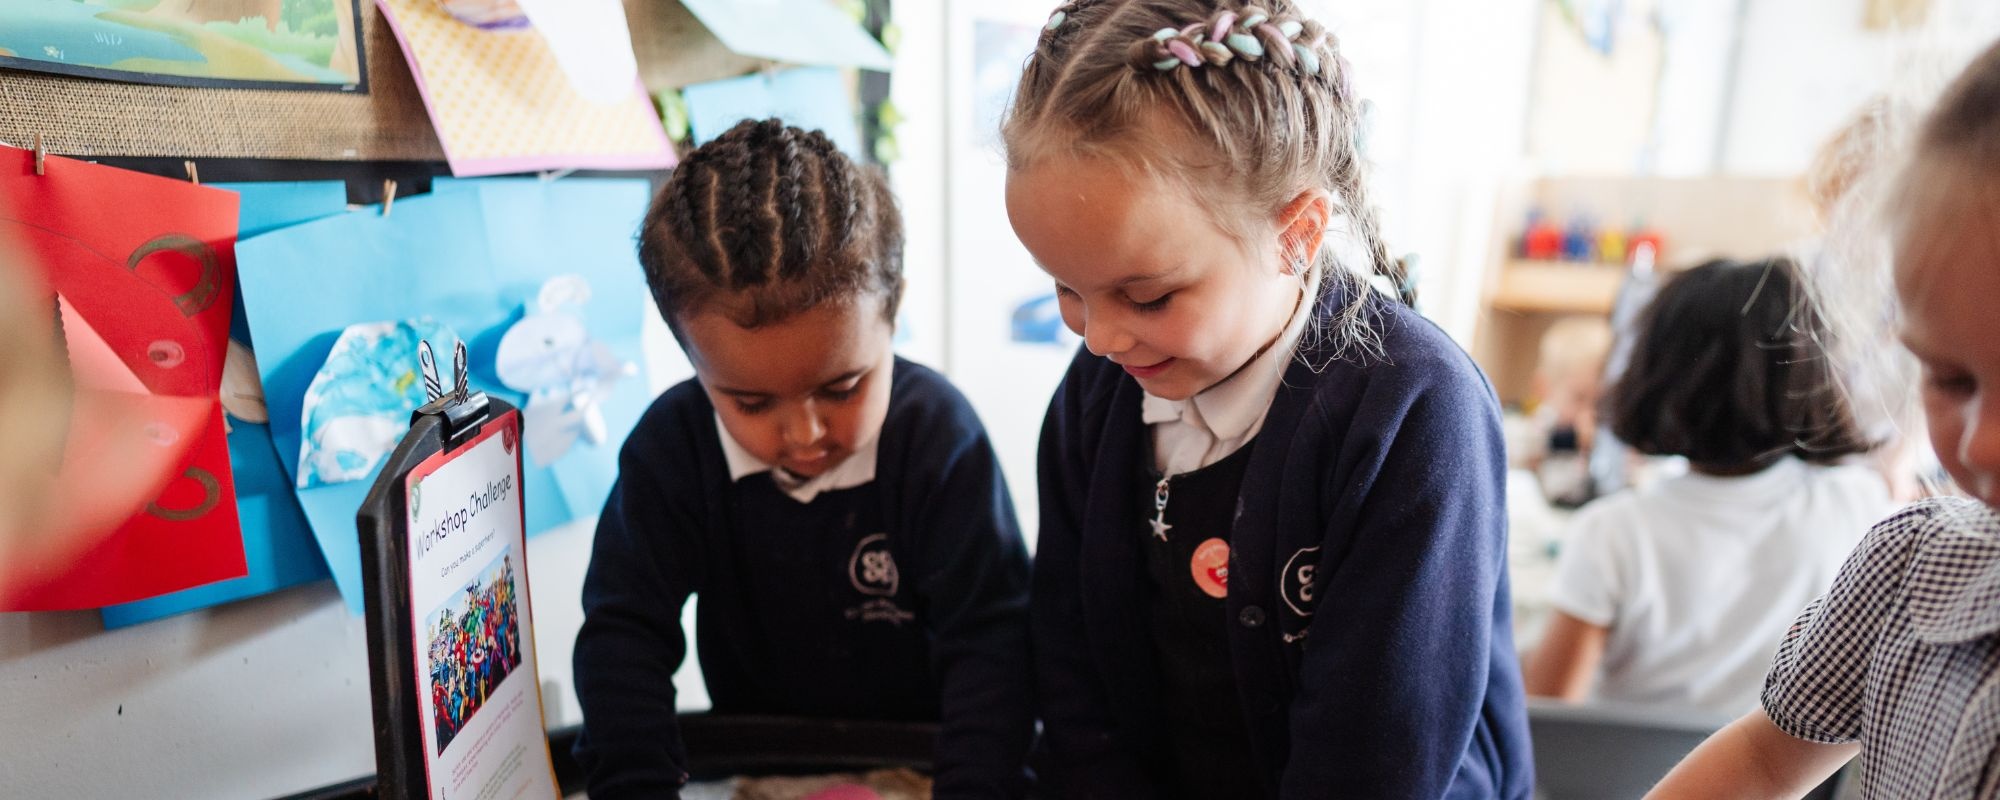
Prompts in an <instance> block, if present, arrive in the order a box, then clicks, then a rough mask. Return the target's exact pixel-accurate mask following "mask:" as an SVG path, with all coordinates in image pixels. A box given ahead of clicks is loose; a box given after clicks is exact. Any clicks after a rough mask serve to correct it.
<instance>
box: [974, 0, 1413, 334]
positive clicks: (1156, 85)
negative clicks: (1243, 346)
mask: <svg viewBox="0 0 2000 800" xmlns="http://www.w3.org/2000/svg"><path fill="white" fill-rule="evenodd" d="M1056 14H1057V16H1051V17H1050V21H1049V25H1048V26H1046V27H1045V28H1044V29H1043V31H1042V34H1041V39H1040V41H1039V42H1038V44H1037V45H1036V47H1035V53H1034V56H1033V57H1031V58H1030V59H1029V60H1028V63H1027V66H1026V69H1025V71H1024V72H1023V73H1022V74H1021V82H1020V86H1019V88H1017V89H1016V90H1015V93H1014V101H1013V107H1012V109H1011V110H1010V111H1009V112H1008V115H1007V121H1006V123H1005V125H1004V126H1003V128H1002V135H1003V138H1004V139H1005V141H1006V146H1007V163H1008V167H1009V168H1010V169H1013V170H1020V169H1024V168H1026V167H1028V166H1029V165H1032V164H1035V163H1039V162H1040V161H1041V160H1042V159H1044V158H1047V157H1049V156H1050V155H1052V154H1053V155H1066V156H1091V157H1107V158H1110V159H1113V160H1114V161H1115V162H1117V163H1122V164H1125V165H1128V166H1134V167H1138V168H1141V169H1143V170H1145V171H1147V172H1148V173H1150V174H1152V175H1154V176H1155V177H1162V178H1171V179H1175V180H1182V181H1187V182H1189V183H1190V185H1191V186H1192V187H1194V188H1195V189H1196V190H1198V191H1199V193H1200V194H1199V196H1201V197H1203V198H1204V200H1220V201H1222V204H1223V205H1225V206H1236V207H1238V208H1232V209H1231V211H1232V213H1236V214H1240V213H1243V212H1245V211H1247V212H1249V213H1250V214H1254V215H1267V214H1272V213H1276V212H1277V210H1278V209H1280V208H1282V207H1283V206H1284V204H1285V203H1287V202H1290V201H1291V200H1292V199H1293V198H1295V197H1297V196H1298V195H1299V193H1301V192H1304V191H1306V190H1309V189H1315V188H1317V189H1321V190H1324V191H1326V192H1327V193H1328V194H1330V195H1332V196H1333V197H1334V199H1335V200H1336V201H1337V203H1336V208H1335V215H1336V217H1337V218H1338V217H1345V218H1346V227H1347V228H1348V229H1349V231H1348V232H1349V233H1350V234H1351V235H1353V236H1355V237H1357V238H1358V239H1359V240H1360V243H1361V244H1362V245H1363V247H1362V249H1363V251H1364V252H1365V253H1366V254H1367V256H1366V257H1367V258H1368V260H1369V262H1370V263H1369V264H1367V265H1365V266H1361V265H1357V267H1359V268H1358V269H1355V270H1354V271H1352V272H1350V271H1348V270H1347V269H1345V268H1343V267H1342V265H1340V264H1338V263H1334V261H1333V257H1332V252H1333V250H1332V248H1327V247H1323V248H1322V250H1321V252H1320V253H1310V254H1305V255H1306V256H1307V257H1310V258H1313V259H1316V260H1318V261H1319V263H1321V265H1322V267H1323V268H1322V269H1321V274H1323V275H1325V276H1326V278H1325V279H1324V281H1323V286H1324V287H1325V290H1329V291H1330V290H1332V289H1333V288H1334V287H1336V286H1339V285H1341V284H1342V283H1343V282H1344V283H1347V284H1349V285H1353V286H1359V285H1360V284H1361V282H1362V280H1363V279H1364V278H1366V277H1367V276H1368V275H1371V274H1372V275H1380V276H1383V277H1386V278H1387V279H1388V281H1389V284H1390V286H1391V287H1393V288H1394V289H1395V290H1396V292H1397V293H1398V295H1399V296H1400V297H1401V298H1402V299H1403V301H1404V302H1406V303H1414V302H1415V295H1414V290H1413V287H1411V286H1410V285H1409V281H1408V279H1407V276H1406V274H1405V272H1404V269H1403V265H1402V263H1401V262H1399V261H1398V260H1396V259H1395V258H1392V257H1391V256H1390V255H1389V249H1388V247H1387V245H1385V244H1384V242H1383V239H1382V234H1381V230H1380V225H1379V223H1378V221H1377V218H1376V211H1375V207H1374V205H1373V204H1372V203H1371V202H1370V201H1369V198H1368V194H1367V189H1366V182H1365V177H1364V174H1363V172H1364V169H1363V168H1364V164H1363V162H1362V160H1361V156H1360V153H1359V147H1358V144H1357V140H1356V135H1357V131H1358V129H1359V126H1360V123H1361V101H1360V98H1358V97H1356V96H1355V93H1354V90H1353V87H1352V86H1351V85H1350V81H1349V75H1348V72H1349V69H1348V65H1347V62H1346V61H1345V60H1343V59H1342V58H1341V57H1340V53H1339V49H1338V47H1337V46H1336V43H1335V42H1334V39H1333V36H1332V35H1331V34H1330V33H1328V32H1327V31H1326V29H1325V28H1323V27H1322V26H1320V24H1319V23H1317V22H1314V21H1313V20H1311V19H1308V18H1307V17H1306V16H1305V14H1303V13H1302V12H1300V11H1299V9H1298V6H1297V4H1296V3H1294V2H1291V0H1259V1H1258V2H1253V3H1249V4H1239V3H1236V2H1216V1H1215V0H1074V2H1068V3H1064V4H1062V5H1061V6H1058V7H1057V9H1056ZM1258 17H1264V18H1266V20H1267V21H1265V22H1263V23H1261V24H1258V25H1251V26H1249V28H1248V29H1245V28H1244V27H1242V26H1244V25H1246V24H1248V23H1249V22H1250V21H1252V20H1255V19H1256V18H1258ZM1217 30H1223V31H1225V32H1232V33H1234V34H1236V35H1234V36H1225V39H1226V40H1239V37H1243V38H1246V39H1247V40H1248V41H1247V42H1246V44H1249V45H1251V46H1252V48H1253V49H1252V52H1261V53H1262V55H1261V56H1259V57H1257V58H1249V57H1245V56H1243V55H1241V54H1240V53H1241V51H1233V50H1232V49H1231V47H1230V46H1228V45H1225V44H1223V43H1219V42H1214V41H1210V40H1209V37H1211V36H1212V35H1213V32H1214V31H1217ZM1169 34H1172V35H1169ZM1169 40H1173V41H1172V42H1171V44H1178V45H1181V46H1183V47H1184V48H1186V49H1184V50H1182V51H1181V52H1188V53H1192V54H1198V57H1197V58H1196V59H1195V60H1197V61H1199V62H1202V63H1201V65H1200V66H1195V65H1192V64H1185V65H1181V66H1173V62H1174V60H1175V54H1174V53H1173V52H1170V51H1169V50H1168V49H1167V48H1169V47H1170V46H1171V44H1170V42H1169ZM1163 67H1164V68H1163ZM1163 121H1164V122H1165V123H1166V124H1165V125H1162V124H1161V123H1162V122H1163ZM1218 188H1226V189H1228V190H1229V191H1226V192H1217V191H1215V190H1216V189H1218ZM1218 221H1220V222H1221V223H1222V224H1223V227H1224V229H1225V230H1236V228H1237V227H1239V226H1237V225H1234V224H1232V223H1231V221H1230V220H1229V219H1226V218H1223V219H1219V220H1218ZM1342 279H1345V280H1342ZM1368 294H1369V293H1368V292H1367V291H1356V292H1351V293H1350V295H1351V298H1352V299H1351V301H1350V302H1349V303H1348V305H1347V306H1346V307H1345V308H1343V309H1342V310H1341V312H1340V313H1339V316H1338V318H1337V319H1336V320H1334V321H1333V325H1334V327H1333V328H1332V329H1330V330H1327V331H1323V332H1322V333H1324V334H1326V335H1329V336H1331V337H1332V341H1333V342H1334V343H1335V344H1336V345H1337V346H1340V347H1343V348H1344V347H1346V346H1349V345H1356V346H1359V347H1360V348H1361V349H1362V350H1364V351H1367V350H1374V349H1377V348H1376V345H1377V344H1378V343H1379V340H1378V338H1377V336H1376V334H1375V332H1374V331H1372V330H1371V329H1370V327H1369V325H1368V322H1367V315H1366V314H1364V309H1365V305H1366V301H1367V296H1368Z"/></svg>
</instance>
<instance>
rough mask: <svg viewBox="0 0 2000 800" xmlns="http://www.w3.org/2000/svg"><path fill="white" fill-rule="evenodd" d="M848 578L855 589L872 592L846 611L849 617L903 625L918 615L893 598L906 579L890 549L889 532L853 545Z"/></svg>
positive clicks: (861, 591)
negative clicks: (898, 603)
mask: <svg viewBox="0 0 2000 800" xmlns="http://www.w3.org/2000/svg"><path fill="white" fill-rule="evenodd" d="M847 580H848V582H849V583H852V584H854V591H857V592H860V593H862V594H864V595H869V598H868V602H865V603H862V604H861V605H858V606H855V607H854V608H850V609H848V610H847V618H848V619H853V620H860V621H862V622H887V623H889V624H891V625H896V626H899V627H900V626H901V625H902V624H903V623H905V622H911V621H913V620H915V619H916V618H917V615H916V614H913V613H911V612H910V611H909V609H906V608H903V607H902V606H898V605H896V601H894V600H891V599H890V598H892V597H895V596H896V589H897V588H899V587H901V586H902V582H903V581H902V575H901V573H899V572H898V571H897V570H896V557H895V556H894V555H892V554H891V553H890V552H889V534H886V533H878V534H875V535H873V536H869V537H867V538H864V539H862V540H861V543H860V544H857V545H855V546H854V555H853V556H851V557H849V558H848V559H847Z"/></svg>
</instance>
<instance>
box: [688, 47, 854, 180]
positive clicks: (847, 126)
mask: <svg viewBox="0 0 2000 800" xmlns="http://www.w3.org/2000/svg"><path fill="white" fill-rule="evenodd" d="M681 95H682V96H683V97H684V98H686V100H687V114H688V124H689V126H690V129H691V130H692V131H693V133H694V143H695V144H703V143H706V142H707V141H708V140H710V139H714V138H715V137H717V136H721V135H722V134H723V132H725V131H727V130H729V129H730V128H733V127H735V126H736V123H738V122H742V121H743V120H746V119H765V118H767V117H777V118H779V119H782V120H784V121H785V124H787V125H791V126H793V127H796V128H799V129H802V130H808V131H811V130H817V131H821V132H823V133H825V134H826V136H827V138H829V139H832V140H833V144H834V146H836V147H839V148H840V151H841V152H843V153H846V154H847V156H848V157H849V158H852V159H855V160H857V161H859V160H861V159H862V158H864V155H863V153H862V151H861V128H860V124H859V122H858V120H859V116H858V115H857V114H856V112H855V107H854V95H853V93H852V92H850V91H849V90H848V87H847V78H846V77H845V76H843V75H841V73H840V70H837V69H832V68H828V67H802V68H798V69H788V70H782V71H779V72H776V73H772V74H768V75H767V74H757V75H745V76H743V77H740V78H727V79H724V80H719V81H709V82H708V83H698V84H695V85H693V86H689V87H687V88H686V89H684V90H682V91H681Z"/></svg>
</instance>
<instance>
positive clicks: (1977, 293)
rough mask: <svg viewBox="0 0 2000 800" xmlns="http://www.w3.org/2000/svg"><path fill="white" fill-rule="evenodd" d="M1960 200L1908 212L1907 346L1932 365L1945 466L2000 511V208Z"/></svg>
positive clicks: (1933, 412)
mask: <svg viewBox="0 0 2000 800" xmlns="http://www.w3.org/2000/svg"><path fill="white" fill-rule="evenodd" d="M1952 193H1953V194H1958V195H1965V194H1967V192H1966V190H1965V189H1964V188H1962V187H1961V188H1959V189H1957V190H1954V191H1952ZM1941 200H1942V199H1941ZM1951 200H1955V201H1958V202H1935V203H1932V204H1930V205H1932V206H1933V210H1934V211H1936V212H1938V213H1934V214H1924V215H1918V214H1917V212H1909V213H1911V215H1912V216H1911V217H1909V219H1911V220H1913V221H1911V222H1909V223H1908V227H1907V229H1906V230H1904V231H1902V233H1901V236H1899V241H1898V242H1897V245H1898V246H1897V253H1896V295H1897V299H1898V300H1899V301H1900V302H1901V304H1902V309H1903V333H1902V338H1903V342H1904V344H1906V345H1908V346H1909V348H1910V351H1911V352H1912V353H1914V354H1916V356H1917V360H1918V361H1919V362H1920V363H1921V364H1922V365H1923V388H1922V395H1923V404H1924V417H1925V420H1926V423H1927V425H1928V427H1929V428H1930V437H1931V447H1932V448H1934V449H1935V450H1936V452H1937V458H1938V462H1939V463H1940V464H1942V465H1943V466H1944V468H1945V471H1946V472H1947V473H1950V475H1951V477H1952V480H1953V481H1955V482H1957V484H1958V486H1959V488H1960V489H1962V490H1964V491H1965V492H1967V493H1969V494H1971V495H1972V496H1974V497H1976V498H1978V499H1979V500H1980V501H1981V502H1984V503H1985V504H1986V505H1988V506H1991V507H1995V508H2000V207H1995V206H1994V205H1992V204H1989V203H1988V202H1987V201H1986V200H1985V198H1983V197H1978V196H1969V197H1964V198H1951Z"/></svg>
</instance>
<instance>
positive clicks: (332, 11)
mask: <svg viewBox="0 0 2000 800" xmlns="http://www.w3.org/2000/svg"><path fill="white" fill-rule="evenodd" d="M0 8H4V11H0V15H4V16H5V18H6V20H5V24H0V67H8V68H12V69H26V70H35V71H38V72H54V73H60V74H65V75H79V76H82V77H86V78H103V79H107V80H115V81H127V82H132V83H154V84H164V85H169V86H200V87H211V88H235V89H322V90H333V91H360V92H365V91H367V90H368V86H367V76H366V73H365V72H364V71H363V66H362V65H363V63H364V60H363V59H362V58H361V47H362V45H361V26H359V25H357V24H356V20H358V19H360V17H359V16H358V13H359V11H360V3H359V1H358V0H5V2H0Z"/></svg>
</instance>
